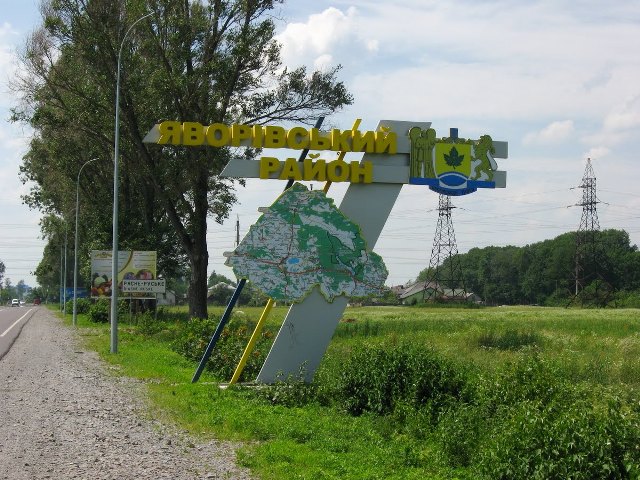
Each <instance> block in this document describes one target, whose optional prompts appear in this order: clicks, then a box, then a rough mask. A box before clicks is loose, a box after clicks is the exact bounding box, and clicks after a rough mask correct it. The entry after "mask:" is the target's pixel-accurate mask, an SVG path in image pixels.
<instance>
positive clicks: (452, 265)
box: [423, 194, 467, 301]
mask: <svg viewBox="0 0 640 480" xmlns="http://www.w3.org/2000/svg"><path fill="white" fill-rule="evenodd" d="M454 208H455V207H454V206H452V205H451V197H450V196H449V195H442V194H441V195H440V196H439V199H438V224H437V226H436V234H435V237H434V239H433V248H432V249H431V260H430V261H429V278H428V280H427V282H425V289H424V290H423V292H424V293H423V299H424V301H434V300H437V299H438V296H439V295H443V296H445V297H450V298H451V299H452V300H460V299H466V295H467V291H466V289H465V286H464V277H463V276H462V265H461V264H460V258H459V257H458V246H457V244H456V234H455V232H454V230H453V222H452V220H451V210H452V209H454ZM445 287H446V288H448V289H449V290H448V291H447V292H445V291H444V288H445Z"/></svg>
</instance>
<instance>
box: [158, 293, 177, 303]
mask: <svg viewBox="0 0 640 480" xmlns="http://www.w3.org/2000/svg"><path fill="white" fill-rule="evenodd" d="M175 304H176V292H174V291H173V290H166V291H165V292H164V293H158V294H156V305H158V306H161V305H175Z"/></svg>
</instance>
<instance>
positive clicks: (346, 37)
mask: <svg viewBox="0 0 640 480" xmlns="http://www.w3.org/2000/svg"><path fill="white" fill-rule="evenodd" d="M359 21H360V19H359V18H358V12H357V10H356V8H355V7H349V8H348V9H347V10H346V12H343V11H341V10H339V9H337V8H335V7H329V8H327V9H325V10H324V11H322V12H321V13H316V14H312V15H309V16H308V17H307V19H306V21H305V22H293V23H289V24H287V26H286V27H285V29H284V30H283V31H282V33H280V34H279V35H277V37H276V38H277V40H278V41H279V42H280V43H281V44H282V59H283V62H284V64H285V65H293V66H297V65H300V64H304V65H313V66H315V67H316V68H326V67H327V66H329V65H333V64H335V63H342V62H341V60H342V59H344V58H345V57H348V56H351V55H353V56H356V57H357V56H358V55H359V54H358V51H362V52H375V51H377V49H378V42H377V40H375V39H371V38H360V36H359V35H358V33H357V32H358V31H361V29H360V28H358V25H357V24H358V22H359ZM336 58H337V59H338V61H337V62H336Z"/></svg>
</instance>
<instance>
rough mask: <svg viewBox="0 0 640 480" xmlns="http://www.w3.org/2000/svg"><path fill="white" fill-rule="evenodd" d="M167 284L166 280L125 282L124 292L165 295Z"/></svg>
mask: <svg viewBox="0 0 640 480" xmlns="http://www.w3.org/2000/svg"><path fill="white" fill-rule="evenodd" d="M165 289H166V282H165V279H164V278H160V279H158V280H135V279H132V280H123V281H122V291H123V292H131V293H164V292H165Z"/></svg>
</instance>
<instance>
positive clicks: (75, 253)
mask: <svg viewBox="0 0 640 480" xmlns="http://www.w3.org/2000/svg"><path fill="white" fill-rule="evenodd" d="M96 160H98V159H97V158H92V159H91V160H87V161H86V162H84V163H83V164H82V166H81V167H80V170H78V180H77V181H76V234H75V237H74V248H73V326H74V327H75V326H77V325H78V320H77V318H78V317H77V315H78V310H77V306H76V302H77V298H78V209H79V205H80V174H81V173H82V169H83V168H84V167H86V166H87V165H89V164H90V163H91V162H95V161H96Z"/></svg>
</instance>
